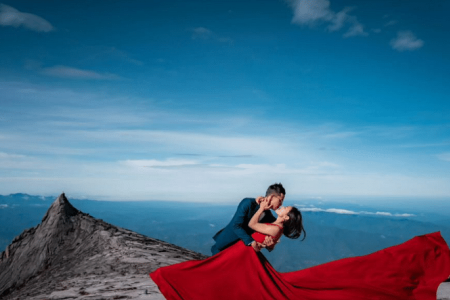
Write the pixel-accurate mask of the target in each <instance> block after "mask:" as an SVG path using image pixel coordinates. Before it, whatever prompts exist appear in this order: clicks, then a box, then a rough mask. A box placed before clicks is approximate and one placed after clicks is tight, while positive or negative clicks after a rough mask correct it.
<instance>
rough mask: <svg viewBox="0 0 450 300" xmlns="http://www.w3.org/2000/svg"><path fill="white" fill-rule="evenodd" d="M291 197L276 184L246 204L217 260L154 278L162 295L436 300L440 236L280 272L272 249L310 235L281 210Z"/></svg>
mask: <svg viewBox="0 0 450 300" xmlns="http://www.w3.org/2000/svg"><path fill="white" fill-rule="evenodd" d="M285 195H286V192H285V190H284V188H283V186H282V185H281V184H274V185H271V186H270V187H269V188H268V189H267V192H266V196H265V197H258V198H256V199H255V198H245V199H244V200H242V201H241V202H240V203H239V205H238V208H237V211H236V213H235V215H234V216H233V218H232V220H231V221H230V223H229V224H228V225H227V226H226V227H225V228H224V229H222V230H221V231H219V232H218V233H217V234H216V235H215V236H214V237H213V239H214V240H215V242H216V243H215V244H214V246H213V247H212V248H211V251H212V253H213V256H211V257H209V258H207V259H204V260H192V261H186V262H183V263H179V264H175V265H171V266H167V267H162V268H159V269H157V270H156V271H155V272H153V273H151V274H150V277H151V278H152V279H153V281H154V282H155V283H156V284H157V285H158V287H159V289H160V291H161V293H162V294H163V295H164V296H165V297H166V299H171V300H188V299H189V300H221V299H223V300H225V299H227V300H228V299H232V300H234V299H235V300H249V299H261V300H265V299H273V300H275V299H276V300H287V299H296V300H327V299H329V300H331V299H333V300H336V299H338V300H357V299H360V300H363V299H364V300H367V299H374V300H375V299H377V300H402V299H403V300H435V299H436V291H437V288H438V286H439V284H440V283H441V282H443V281H444V280H446V279H447V278H448V277H449V275H450V250H449V248H448V246H447V244H446V242H445V240H444V239H443V238H442V237H441V235H440V233H439V232H435V233H431V234H427V235H423V236H418V237H415V238H413V239H411V240H409V241H407V242H405V243H403V244H400V245H397V246H393V247H389V248H386V249H383V250H381V251H378V252H375V253H372V254H369V255H365V256H359V257H350V258H345V259H341V260H337V261H332V262H329V263H326V264H322V265H318V266H315V267H311V268H308V269H304V270H299V271H295V272H288V273H280V272H277V271H276V270H275V269H274V268H273V267H272V266H271V265H270V263H269V262H268V261H267V259H266V258H265V257H264V255H263V254H262V253H261V252H260V250H261V248H267V249H268V250H269V251H271V250H273V249H274V247H275V245H276V244H277V242H278V241H279V238H280V236H281V235H282V234H284V235H286V236H287V237H289V238H298V237H300V236H301V234H302V233H303V234H305V231H304V229H303V224H302V215H301V213H300V212H299V211H298V210H297V209H296V208H295V207H290V206H288V207H282V206H281V205H282V203H283V201H284V196H285ZM270 209H272V210H275V212H276V214H277V217H276V218H275V217H274V216H273V215H272V213H271V212H270ZM304 259H308V258H307V257H305V258H304Z"/></svg>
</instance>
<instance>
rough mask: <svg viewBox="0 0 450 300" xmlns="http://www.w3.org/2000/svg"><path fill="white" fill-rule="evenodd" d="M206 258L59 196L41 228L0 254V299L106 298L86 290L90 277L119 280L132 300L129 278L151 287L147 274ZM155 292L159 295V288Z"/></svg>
mask: <svg viewBox="0 0 450 300" xmlns="http://www.w3.org/2000/svg"><path fill="white" fill-rule="evenodd" d="M204 257H205V256H203V255H201V254H198V253H195V252H193V251H189V250H186V249H183V248H181V247H178V246H175V245H172V244H169V243H165V242H162V241H159V240H156V239H152V238H149V237H146V236H143V235H140V234H138V233H135V232H132V231H129V230H126V229H123V228H120V227H116V226H114V225H111V224H108V223H106V222H104V221H102V220H99V219H95V218H93V217H92V216H90V215H88V214H86V213H83V212H81V211H79V210H77V209H76V208H75V207H73V206H72V204H71V203H70V202H69V200H68V199H67V198H66V196H65V195H64V194H61V195H60V196H59V197H58V198H57V199H56V200H55V201H54V202H53V203H52V204H51V206H50V208H49V209H48V211H47V213H46V214H45V216H44V218H43V219H42V222H41V223H40V224H39V225H37V226H36V227H33V228H30V229H27V230H25V231H24V232H22V233H21V234H20V235H19V236H17V237H16V238H15V239H14V240H13V241H12V243H11V244H10V245H8V247H7V248H6V250H5V251H4V252H2V253H0V298H2V299H3V298H6V299H8V298H10V299H18V298H22V299H23V298H27V299H28V298H36V299H44V298H45V299H48V298H54V297H56V298H59V297H60V296H61V295H60V294H58V293H63V294H64V293H70V295H71V296H70V297H69V298H75V299H78V298H79V299H82V298H83V299H84V298H85V299H99V298H102V299H103V298H104V297H103V294H102V293H103V292H102V291H103V290H102V289H99V290H96V291H97V292H94V291H87V290H86V289H87V288H88V287H89V286H90V283H89V282H90V281H89V278H90V279H91V280H92V281H91V283H92V284H94V285H95V284H97V285H98V284H100V285H101V284H106V282H108V283H111V282H113V281H117V280H118V281H119V283H118V284H119V285H121V286H122V287H120V288H118V290H119V291H120V292H121V293H124V294H125V295H127V296H126V297H127V298H128V296H129V295H130V292H129V290H128V292H126V291H127V290H126V289H124V288H123V283H124V282H126V281H127V280H130V281H133V282H135V283H136V282H137V281H136V279H135V278H136V277H139V276H140V277H139V278H141V282H142V284H145V285H146V286H149V285H150V284H151V281H150V279H149V277H148V273H150V272H152V271H153V270H155V269H156V268H158V267H160V266H164V265H168V264H172V263H176V262H181V261H184V260H188V259H201V258H204ZM86 278H87V279H86ZM101 278H103V279H102V280H100V279H101ZM131 278H133V279H131ZM69 287H72V289H71V290H70V291H68V290H69ZM103 288H107V287H103ZM109 288H111V287H109ZM152 289H153V291H154V293H156V294H158V290H157V288H156V286H153V287H152ZM53 293H56V294H53ZM95 293H97V294H95ZM52 294H53V296H52ZM55 295H56V296H55ZM58 295H59V296H58ZM116 296H117V295H116ZM61 297H62V296H61ZM64 297H65V296H64ZM64 297H62V298H64Z"/></svg>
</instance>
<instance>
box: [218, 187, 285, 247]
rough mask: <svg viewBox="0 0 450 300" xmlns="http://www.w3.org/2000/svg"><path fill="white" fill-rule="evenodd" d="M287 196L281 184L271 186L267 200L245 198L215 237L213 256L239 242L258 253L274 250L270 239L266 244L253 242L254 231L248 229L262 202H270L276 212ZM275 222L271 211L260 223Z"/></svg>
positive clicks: (267, 239) (267, 192) (266, 212)
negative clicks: (266, 249) (264, 248)
mask: <svg viewBox="0 0 450 300" xmlns="http://www.w3.org/2000/svg"><path fill="white" fill-rule="evenodd" d="M285 194H286V191H285V189H284V187H283V186H282V185H281V183H276V184H272V185H271V186H269V188H268V189H267V191H266V197H265V198H263V197H258V198H257V199H255V198H245V199H244V200H242V201H241V203H239V206H238V208H237V210H236V213H235V214H234V216H233V218H232V219H231V221H230V223H229V224H228V225H227V226H226V227H225V228H223V229H222V230H220V231H219V232H217V233H216V234H215V235H214V237H213V239H214V240H215V241H216V243H215V244H214V245H213V246H212V247H211V252H212V254H213V255H215V254H217V253H219V252H220V251H222V250H224V249H226V248H228V247H229V246H231V245H233V244H234V243H236V242H237V241H239V240H242V241H243V242H244V244H245V245H247V246H251V247H253V249H254V250H255V251H256V252H258V251H260V250H261V248H262V247H266V246H267V248H268V249H271V248H273V246H274V243H273V241H272V239H271V238H270V237H268V238H266V241H265V243H264V244H260V243H258V242H256V241H255V240H253V238H252V237H251V235H252V233H253V232H254V231H253V230H252V229H250V227H248V222H250V219H251V218H252V217H253V215H254V214H255V213H256V212H257V211H258V209H259V204H260V203H261V201H269V203H270V208H271V209H273V210H276V209H278V208H279V207H280V206H281V204H283V200H284V195H285ZM275 220H276V218H275V217H274V216H273V215H272V213H271V212H270V210H267V211H265V214H264V215H263V217H262V218H261V219H260V220H259V221H260V222H261V223H272V222H274V221H275Z"/></svg>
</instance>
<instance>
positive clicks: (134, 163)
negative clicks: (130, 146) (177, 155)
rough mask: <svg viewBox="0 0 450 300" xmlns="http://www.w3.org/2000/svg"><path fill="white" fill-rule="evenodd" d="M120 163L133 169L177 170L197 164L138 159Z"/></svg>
mask: <svg viewBox="0 0 450 300" xmlns="http://www.w3.org/2000/svg"><path fill="white" fill-rule="evenodd" d="M120 163H122V164H124V165H126V166H129V167H133V168H179V167H186V166H195V165H198V164H199V162H197V161H194V160H184V159H173V158H170V159H166V160H156V159H140V160H125V161H121V162H120Z"/></svg>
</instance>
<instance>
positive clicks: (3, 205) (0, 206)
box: [0, 204, 8, 209]
mask: <svg viewBox="0 0 450 300" xmlns="http://www.w3.org/2000/svg"><path fill="white" fill-rule="evenodd" d="M7 207H8V204H0V209H4V208H7Z"/></svg>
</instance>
